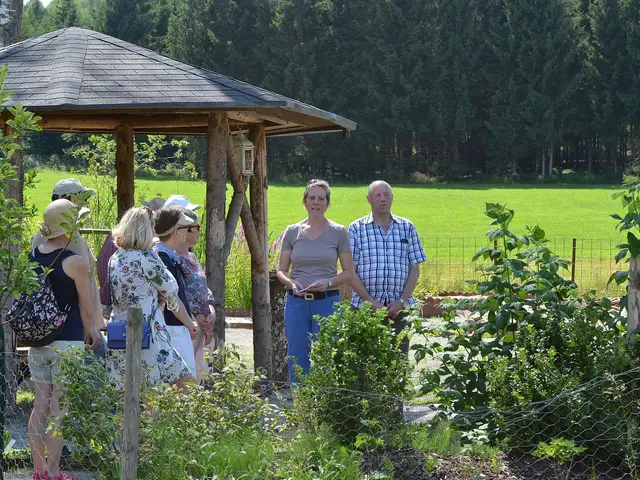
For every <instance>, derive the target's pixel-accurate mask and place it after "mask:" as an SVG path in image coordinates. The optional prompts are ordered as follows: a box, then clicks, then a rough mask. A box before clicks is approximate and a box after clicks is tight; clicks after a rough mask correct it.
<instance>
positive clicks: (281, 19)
mask: <svg viewBox="0 0 640 480" xmlns="http://www.w3.org/2000/svg"><path fill="white" fill-rule="evenodd" d="M22 26H23V33H24V36H25V37H26V38H28V37H34V36H38V35H41V34H43V33H46V32H49V31H53V30H56V29H58V28H63V27H68V26H80V27H84V28H90V29H93V30H97V31H100V32H103V33H106V34H108V35H112V36H115V37H118V38H120V39H122V40H125V41H129V42H133V43H136V44H139V45H142V46H144V47H147V48H150V49H153V50H155V51H157V52H160V53H163V54H166V55H169V56H171V57H174V58H176V59H179V60H181V61H185V62H188V63H191V64H194V65H198V66H201V67H204V68H208V69H211V70H214V71H216V72H218V73H221V74H225V75H229V76H231V77H234V78H237V79H240V80H244V81H246V82H249V83H252V84H255V85H259V86H262V87H264V88H267V89H270V90H273V91H275V92H278V93H281V94H284V95H287V96H290V97H293V98H296V99H299V100H301V101H304V102H307V103H311V104H313V105H315V106H317V107H320V108H324V109H327V110H330V111H332V112H335V113H337V114H340V115H342V116H345V117H348V118H350V119H352V120H354V121H356V122H358V129H357V131H355V132H353V133H352V134H351V137H350V138H344V137H343V136H341V135H339V134H326V135H311V136H305V137H287V138H276V139H272V140H270V147H269V159H268V161H269V172H270V176H271V177H272V178H280V179H283V180H290V181H295V180H305V179H307V178H309V177H310V176H322V177H326V178H329V179H331V180H334V181H335V180H339V181H349V182H361V181H367V180H370V179H372V178H374V177H380V176H384V178H386V179H389V180H391V181H409V180H414V181H418V182H420V181H429V179H432V178H440V179H448V180H461V179H466V178H494V179H495V178H501V179H516V180H517V179H522V180H526V179H532V178H537V177H549V176H552V175H556V174H558V173H562V172H566V171H567V170H571V171H572V172H575V173H576V174H581V175H583V176H584V177H585V178H591V177H593V178H605V179H614V178H616V179H617V178H620V177H621V176H622V174H623V173H624V172H629V171H632V170H634V161H635V160H636V159H638V158H640V0H366V1H365V0H53V1H52V2H51V3H50V4H49V5H48V6H47V7H46V8H45V7H44V6H43V5H42V3H41V2H40V0H30V1H29V2H28V3H27V4H26V5H25V7H24V12H23V24H22ZM27 146H28V148H29V153H31V154H32V155H39V156H44V157H47V156H49V155H52V154H59V155H61V156H63V157H64V153H63V152H64V149H65V148H66V147H67V146H68V145H67V144H66V143H65V140H63V139H62V138H61V137H59V136H55V135H52V134H50V135H41V136H40V137H39V138H33V139H31V140H30V141H29V142H27ZM199 148H200V149H201V148H202V146H200V145H199V142H198V141H194V142H192V145H191V147H190V149H191V154H192V156H193V157H198V149H199ZM195 163H196V166H197V164H198V162H197V158H196V162H195ZM638 163H640V162H638Z"/></svg>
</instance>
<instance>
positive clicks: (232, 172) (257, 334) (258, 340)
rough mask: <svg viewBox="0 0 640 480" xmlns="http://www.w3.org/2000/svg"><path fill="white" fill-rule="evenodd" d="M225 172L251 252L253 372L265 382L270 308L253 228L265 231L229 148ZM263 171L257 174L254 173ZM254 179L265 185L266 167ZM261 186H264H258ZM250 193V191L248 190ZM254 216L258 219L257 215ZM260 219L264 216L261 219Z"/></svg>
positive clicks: (261, 250) (259, 237)
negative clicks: (261, 374) (259, 372)
mask: <svg viewBox="0 0 640 480" xmlns="http://www.w3.org/2000/svg"><path fill="white" fill-rule="evenodd" d="M227 168H228V169H229V177H230V180H231V183H232V184H233V189H234V191H235V192H238V193H240V192H241V193H242V194H243V197H244V201H243V202H242V208H241V210H240V218H241V219H242V225H243V226H244V234H245V238H246V239H247V245H248V246H249V251H250V252H251V292H252V297H253V298H252V310H253V353H254V357H253V361H254V365H255V367H256V369H258V368H259V369H261V370H262V371H263V372H264V373H265V375H266V376H267V378H268V379H270V378H271V374H272V372H271V306H270V301H269V272H268V268H267V262H268V257H267V250H266V249H265V245H266V243H267V242H266V240H265V236H264V235H263V234H261V233H259V232H258V228H257V226H258V225H259V224H262V225H263V228H264V230H262V229H261V230H260V232H263V231H266V224H264V223H263V222H264V220H261V219H259V220H258V221H256V220H255V218H254V212H253V211H252V210H251V207H250V206H249V204H248V202H247V197H246V195H245V185H244V183H243V181H242V174H241V172H240V169H239V167H238V162H237V160H236V154H235V150H234V149H233V148H232V147H231V146H229V148H228V150H227ZM261 168H263V169H262V170H261V171H262V172H264V173H259V171H258V170H260V169H261ZM255 172H256V175H262V176H263V178H264V181H266V163H265V164H264V165H263V167H259V166H257V167H256V169H255ZM262 185H264V183H262ZM255 189H256V190H261V191H262V192H263V195H266V192H265V191H264V189H263V188H262V187H261V186H260V184H258V185H257V186H256V187H255ZM252 190H253V187H252ZM256 210H257V211H256V212H255V214H257V215H261V213H260V211H259V210H258V209H256ZM262 219H264V216H263V217H262ZM261 388H263V389H264V390H266V389H267V388H269V384H268V383H265V384H264V385H262V386H261Z"/></svg>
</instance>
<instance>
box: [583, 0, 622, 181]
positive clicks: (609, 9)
mask: <svg viewBox="0 0 640 480" xmlns="http://www.w3.org/2000/svg"><path fill="white" fill-rule="evenodd" d="M623 1H624V0H593V1H592V2H591V5H590V8H589V24H590V29H591V36H590V38H589V62H590V66H591V68H592V69H593V76H592V83H591V89H590V92H591V103H592V106H593V115H594V117H593V122H594V128H595V130H596V131H597V132H598V135H599V136H600V138H601V139H602V143H603V144H604V147H605V154H606V156H607V159H608V160H609V161H610V163H611V164H612V170H613V171H614V172H616V171H617V170H618V160H619V152H618V142H619V141H620V138H621V136H622V135H623V134H624V129H625V127H626V125H627V124H628V119H629V116H630V108H628V107H629V105H628V104H627V101H626V99H627V98H628V95H629V93H630V91H631V88H632V81H633V80H632V72H631V71H630V65H629V58H628V53H629V50H628V39H627V32H628V29H627V28H625V27H626V25H625V18H624V9H623V5H622V4H623Z"/></svg>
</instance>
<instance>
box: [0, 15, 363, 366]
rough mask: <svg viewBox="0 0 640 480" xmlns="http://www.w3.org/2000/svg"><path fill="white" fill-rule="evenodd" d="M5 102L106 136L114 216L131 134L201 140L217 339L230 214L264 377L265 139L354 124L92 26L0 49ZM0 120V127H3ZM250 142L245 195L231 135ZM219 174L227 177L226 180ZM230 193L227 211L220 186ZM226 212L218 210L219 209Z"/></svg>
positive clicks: (50, 124)
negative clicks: (112, 160)
mask: <svg viewBox="0 0 640 480" xmlns="http://www.w3.org/2000/svg"><path fill="white" fill-rule="evenodd" d="M3 64H7V65H8V68H9V71H8V78H7V82H6V84H5V85H6V88H7V90H9V91H11V92H13V96H12V103H13V104H22V105H24V106H25V107H26V108H28V109H29V110H30V111H32V112H34V113H36V114H37V115H39V116H41V117H42V121H41V126H42V129H43V130H45V131H52V132H77V133H115V136H116V142H117V154H116V173H117V194H118V214H119V215H122V213H123V212H124V211H126V210H127V209H128V208H130V207H131V206H133V204H134V181H133V180H134V162H133V142H134V137H135V135H136V134H143V135H147V134H162V135H201V136H205V135H206V137H207V141H208V150H207V151H208V156H207V193H206V216H207V230H206V270H207V279H208V282H209V286H210V288H211V290H212V291H213V292H214V295H215V297H216V313H217V315H218V318H219V319H220V320H221V321H219V322H218V327H219V328H218V329H217V332H216V334H217V336H218V337H221V338H222V339H223V338H224V321H223V320H224V301H225V298H224V290H225V279H224V265H225V263H226V259H227V255H228V252H229V248H230V243H231V239H232V237H233V233H234V231H235V227H236V225H237V221H238V217H239V216H240V218H241V219H242V223H243V226H244V229H245V233H246V238H247V241H248V244H249V248H250V250H251V259H252V293H253V322H254V353H255V363H256V366H259V367H263V368H265V369H266V371H267V373H268V374H269V373H270V369H271V365H270V363H271V360H270V338H271V336H270V326H271V318H270V305H269V284H268V281H269V279H268V267H267V251H268V248H269V246H268V241H267V194H266V193H267V167H266V137H267V136H274V135H290V134H303V133H310V132H336V131H338V132H348V131H350V130H354V129H355V128H356V124H355V123H354V122H352V121H350V120H348V119H346V118H342V117H340V116H338V115H335V114H333V113H330V112H326V111H324V110H320V109H318V108H315V107H313V106H311V105H306V104H304V103H301V102H298V101H296V100H292V99H290V98H287V97H284V96H282V95H278V94H275V93H272V92H269V91H267V90H264V89H261V88H259V87H254V86H252V85H249V84H246V83H243V82H240V81H238V80H234V79H232V78H229V77H225V76H224V75H219V74H217V73H214V72H211V71H208V70H204V69H202V68H198V67H194V66H192V65H188V64H185V63H181V62H178V61H176V60H173V59H171V58H168V57H165V56H163V55H159V54H157V53H155V52H153V51H150V50H147V49H145V48H141V47H139V46H136V45H133V44H131V43H127V42H124V41H122V40H119V39H117V38H113V37H110V36H108V35H103V34H101V33H98V32H94V31H91V30H84V29H80V28H66V29H62V30H57V31H55V32H52V33H48V34H46V35H43V36H40V37H37V38H33V39H30V40H26V41H24V42H21V43H17V44H14V45H11V46H9V47H7V48H4V49H2V50H0V65H3ZM7 119H8V117H7V116H6V115H5V116H4V117H3V118H2V119H1V120H0V121H1V122H2V124H3V126H4V128H5V129H7V128H10V127H9V126H8V125H7V124H6V123H5V122H6V120H7ZM237 132H244V134H245V135H247V136H248V137H249V139H250V140H251V141H252V142H253V144H254V145H255V146H256V155H255V159H256V161H255V167H254V175H253V176H252V177H251V180H250V187H251V188H250V199H247V196H246V192H245V190H246V182H245V178H244V177H243V176H242V173H241V172H240V169H239V167H238V163H237V162H236V158H235V153H234V148H233V141H232V135H234V134H236V133H237ZM227 172H228V174H229V176H228V177H227ZM227 178H228V179H229V180H230V181H231V183H232V185H233V189H234V195H233V199H232V201H231V204H230V205H229V208H228V210H227V208H226V207H227V206H226V198H225V197H226V196H225V191H226V183H227ZM225 212H226V213H227V214H226V215H225Z"/></svg>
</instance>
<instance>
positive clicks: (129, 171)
mask: <svg viewBox="0 0 640 480" xmlns="http://www.w3.org/2000/svg"><path fill="white" fill-rule="evenodd" d="M133 167H134V160H133V128H132V127H131V126H130V125H119V126H118V127H116V186H117V192H118V219H120V218H122V215H124V212H126V211H127V210H129V209H130V208H131V207H133V205H134V197H133V195H134V190H133V189H134V187H133Z"/></svg>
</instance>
